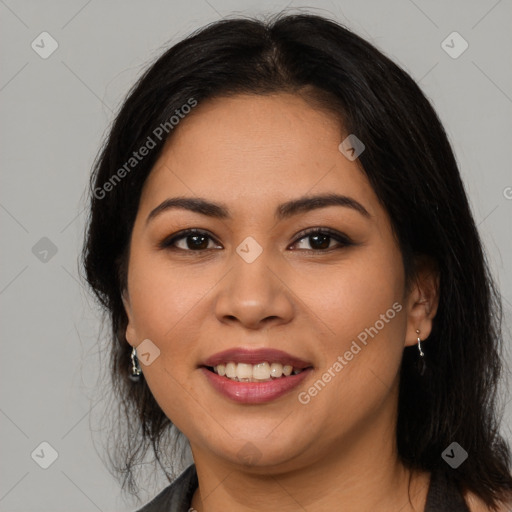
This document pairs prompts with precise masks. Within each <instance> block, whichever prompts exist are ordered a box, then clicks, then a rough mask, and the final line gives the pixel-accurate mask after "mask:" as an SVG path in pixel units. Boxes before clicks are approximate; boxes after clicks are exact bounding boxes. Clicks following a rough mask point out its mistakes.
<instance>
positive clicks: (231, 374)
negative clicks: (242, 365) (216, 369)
mask: <svg viewBox="0 0 512 512" xmlns="http://www.w3.org/2000/svg"><path fill="white" fill-rule="evenodd" d="M226 377H227V378H228V379H234V378H235V377H236V364H235V363H228V364H227V365H226Z"/></svg>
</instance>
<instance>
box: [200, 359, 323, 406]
mask: <svg viewBox="0 0 512 512" xmlns="http://www.w3.org/2000/svg"><path fill="white" fill-rule="evenodd" d="M312 369H313V368H307V369H305V370H303V371H302V372H300V373H298V374H297V375H290V376H289V377H280V378H279V379H273V380H271V381H267V382H237V381H236V380H231V379H228V378H227V377H221V376H220V375H218V374H217V373H214V372H212V371H210V370H208V369H207V368H205V367H204V366H203V367H201V371H202V372H203V374H204V375H205V376H206V378H207V379H208V381H209V382H210V384H211V385H212V386H213V387H214V388H215V389H216V390H217V391H218V392H219V393H221V394H222V395H224V396H226V397H228V398H230V399H231V400H234V401H235V402H238V403H243V404H261V403H265V402H270V401H271V400H275V399H276V398H279V397H280V396H282V395H284V394H286V393H288V392H289V391H291V390H292V389H293V388H296V387H297V386H298V385H299V384H300V383H301V382H302V381H303V380H304V379H305V378H306V377H307V376H308V375H309V372H310V371H311V370H312Z"/></svg>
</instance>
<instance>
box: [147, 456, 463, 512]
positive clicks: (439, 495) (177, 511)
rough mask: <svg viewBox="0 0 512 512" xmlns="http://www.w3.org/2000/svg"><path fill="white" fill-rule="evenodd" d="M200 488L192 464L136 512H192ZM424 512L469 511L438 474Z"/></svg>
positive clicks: (444, 478)
mask: <svg viewBox="0 0 512 512" xmlns="http://www.w3.org/2000/svg"><path fill="white" fill-rule="evenodd" d="M197 485H198V481H197V473H196V466H195V464H192V465H191V466H189V467H188V468H187V469H186V470H185V471H184V472H183V473H182V474H181V475H180V476H179V477H178V478H177V479H176V480H175V481H174V482H173V483H172V484H170V485H169V486H168V487H166V488H165V489H164V490H163V491H162V492H161V493H160V494H158V495H157V496H156V497H155V498H154V499H153V500H152V501H150V502H149V503H148V504H147V505H145V506H144V507H142V508H141V509H139V510H138V511H137V512H189V509H190V507H191V504H190V503H191V501H192V496H193V494H194V492H195V490H196V489H197ZM424 512H470V511H469V508H468V507H467V505H466V504H465V502H464V499H463V498H462V495H461V494H460V492H459V491H458V490H457V489H456V488H455V486H454V485H453V484H451V483H450V482H449V480H448V478H447V476H446V473H443V472H441V471H437V472H433V473H432V477H431V481H430V487H429V490H428V495H427V504H426V506H425V511H424Z"/></svg>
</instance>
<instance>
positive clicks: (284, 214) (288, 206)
mask: <svg viewBox="0 0 512 512" xmlns="http://www.w3.org/2000/svg"><path fill="white" fill-rule="evenodd" d="M329 206H344V207H346V208H351V209H353V210H355V211H357V212H359V213H360V214H361V215H363V216H364V217H367V218H370V217H371V215H370V214H369V213H368V210H367V209H366V208H365V207H364V206H363V205H362V204H361V203H360V202H358V201H356V200H355V199H353V198H352V197H349V196H344V195H339V194H322V195H316V196H304V197H300V198H298V199H293V200H291V201H287V202H286V203H282V204H280V205H279V206H278V207H277V208H276V212H275V217H276V218H277V219H278V220H284V219H287V218H289V217H292V216H294V215H298V214H300V213H305V212H308V211H311V210H316V209H319V208H327V207H329ZM171 209H185V210H190V211H193V212H195V213H199V214H201V215H205V216H207V217H213V218H217V219H231V218H232V216H231V214H230V213H229V210H228V208H227V207H226V206H225V205H223V204H217V203H212V202H210V201H207V200H206V199H202V198H199V197H173V198H169V199H166V200H165V201H163V202H162V203H161V204H159V205H158V206H157V207H156V208H154V209H153V210H152V211H151V212H150V214H149V215H148V218H147V219H146V224H147V223H148V222H149V221H150V220H151V219H153V218H154V217H156V216H157V215H159V214H161V213H163V212H164V211H167V210H171Z"/></svg>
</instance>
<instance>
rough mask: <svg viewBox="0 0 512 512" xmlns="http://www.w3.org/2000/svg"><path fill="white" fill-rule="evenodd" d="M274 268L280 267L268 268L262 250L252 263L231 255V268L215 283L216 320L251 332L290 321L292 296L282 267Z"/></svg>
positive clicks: (292, 308)
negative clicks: (239, 326) (216, 289)
mask: <svg viewBox="0 0 512 512" xmlns="http://www.w3.org/2000/svg"><path fill="white" fill-rule="evenodd" d="M284 265H285V263H284ZM272 267H273V268H272ZM277 267H280V265H276V264H275V263H274V265H272V264H271V262H270V261H269V258H267V257H266V251H263V253H262V254H261V255H260V256H259V257H258V258H257V259H256V260H255V261H253V262H252V263H247V262H246V261H244V260H243V259H242V258H241V257H239V256H238V254H236V253H235V254H233V267H232V268H231V271H230V272H228V274H227V275H226V276H225V278H224V279H223V280H222V281H221V282H220V283H219V288H218V295H217V298H216V303H215V314H216V316H217V318H218V320H219V321H220V322H222V323H232V324H235V323H239V324H240V325H241V326H243V327H245V328H246V329H251V330H257V329H263V328H269V327H271V326H272V325H283V324H286V323H288V322H290V321H291V319H292V318H293V314H294V310H295V308H294V303H293V293H292V291H291V290H290V288H289V287H288V285H287V283H286V276H285V275H284V268H283V269H282V268H277Z"/></svg>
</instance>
